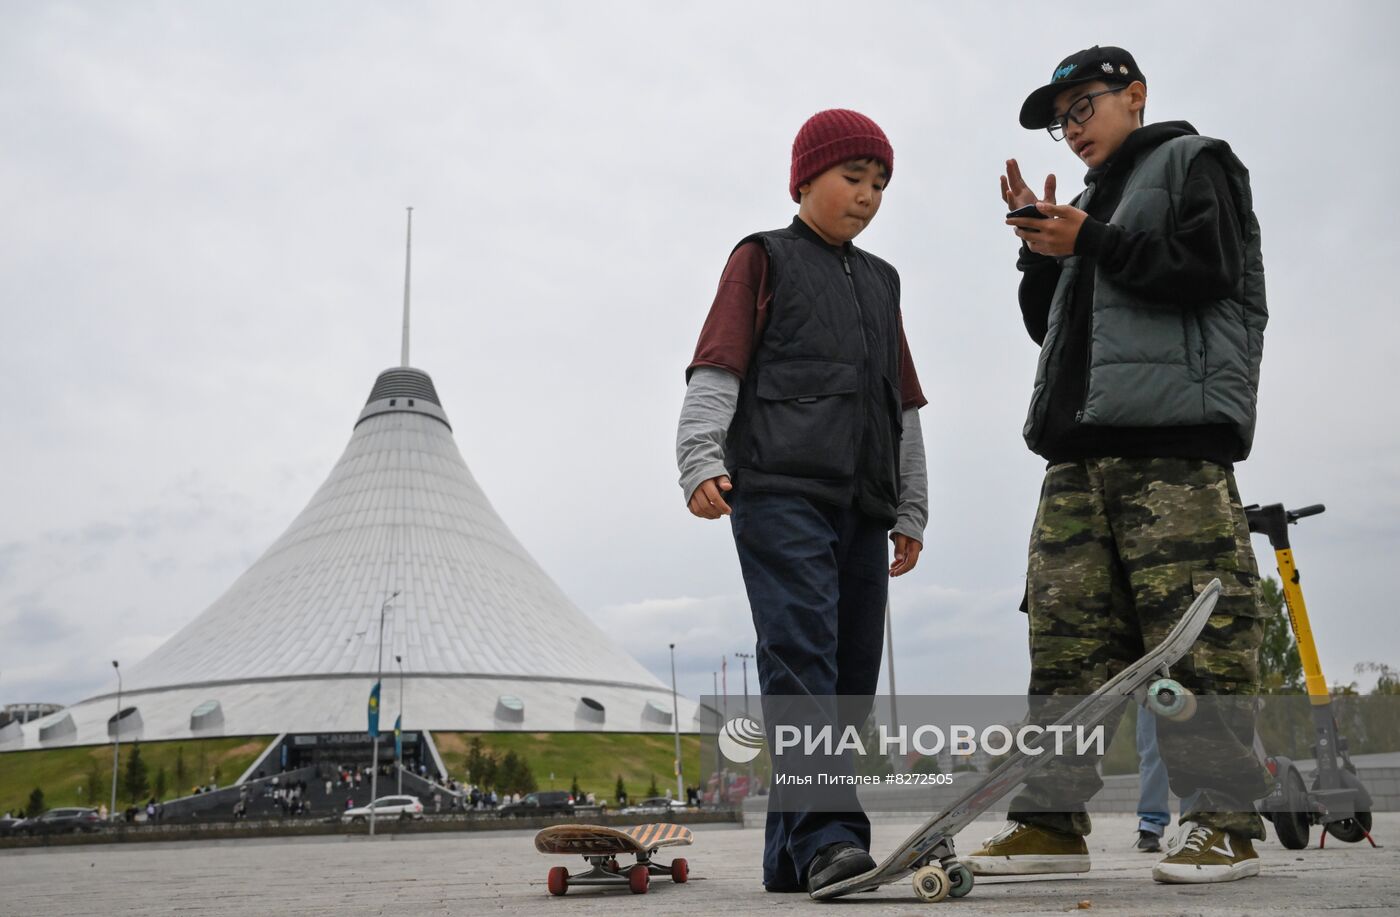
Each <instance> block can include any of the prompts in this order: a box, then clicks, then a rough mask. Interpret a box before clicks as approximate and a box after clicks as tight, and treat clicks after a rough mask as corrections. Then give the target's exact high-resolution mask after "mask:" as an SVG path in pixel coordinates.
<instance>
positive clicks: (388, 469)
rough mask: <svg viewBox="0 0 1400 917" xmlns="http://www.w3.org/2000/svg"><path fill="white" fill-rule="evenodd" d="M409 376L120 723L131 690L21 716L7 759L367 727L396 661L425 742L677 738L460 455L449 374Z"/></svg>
mask: <svg viewBox="0 0 1400 917" xmlns="http://www.w3.org/2000/svg"><path fill="white" fill-rule="evenodd" d="M405 350H406V347H405ZM404 364H405V365H404V366H402V367H399V368H394V369H389V370H386V371H384V372H383V373H381V374H380V375H379V377H378V379H377V380H376V381H375V383H374V386H373V389H372V390H371V392H370V395H369V400H368V402H367V403H366V404H365V407H364V410H362V411H361V412H360V415H359V418H358V419H357V420H356V422H355V426H354V430H353V432H352V434H351V436H350V442H349V443H348V444H347V446H346V447H345V452H344V454H343V455H342V456H341V458H340V461H339V462H337V463H336V465H335V467H334V468H333V469H332V470H331V473H330V476H329V477H328V478H327V479H326V481H325V483H324V484H322V485H321V488H320V489H319V490H318V491H317V492H316V494H315V495H314V496H313V497H312V498H311V502H310V503H309V504H308V505H307V506H306V508H305V509H304V510H302V512H301V514H300V515H298V516H297V517H296V519H295V520H294V521H293V522H292V524H291V526H290V527H289V528H288V529H287V531H286V532H285V533H284V534H283V535H282V537H280V538H279V539H278V540H277V541H276V542H275V543H274V544H273V545H272V546H271V547H270V548H268V549H267V551H266V552H265V553H264V554H263V555H262V556H261V557H260V558H258V560H257V561H256V562H255V563H254V564H253V565H252V566H251V567H250V568H249V569H248V570H247V572H245V573H244V574H243V575H242V576H240V577H239V578H238V579H237V580H236V581H235V582H234V583H233V585H232V586H230V587H229V589H228V591H227V592H225V593H224V594H223V595H222V596H221V597H220V598H219V599H218V600H217V601H215V602H214V604H213V605H211V606H210V607H209V608H208V609H207V610H205V611H204V612H203V613H202V614H201V615H199V616H198V617H197V618H195V619H194V620H193V621H191V622H190V623H189V624H188V625H187V626H186V627H185V628H184V629H182V630H181V631H179V632H178V633H176V634H175V635H174V636H173V637H171V638H170V640H168V641H167V642H166V643H165V644H164V645H162V646H161V647H160V648H159V649H157V650H156V651H155V652H154V653H152V654H151V655H150V656H149V657H147V658H146V659H144V660H142V661H141V662H140V663H138V664H137V665H135V666H133V667H131V668H130V669H129V670H126V669H123V675H124V690H123V692H122V697H121V701H120V708H121V710H120V715H119V716H118V710H117V706H118V702H117V698H116V696H115V693H113V694H106V695H102V696H98V697H93V698H89V699H87V700H85V701H83V702H81V703H79V704H76V705H74V706H72V707H69V708H67V709H64V710H61V711H59V712H58V713H55V714H51V715H49V716H46V717H43V718H40V719H38V720H34V721H33V722H29V723H24V724H20V723H12V724H10V725H9V726H7V727H6V730H5V731H6V735H4V736H0V748H3V749H4V750H18V749H20V748H24V749H32V748H45V747H54V746H57V745H72V744H79V745H88V744H99V743H105V742H108V741H110V740H111V737H112V736H113V735H114V734H116V732H117V731H120V734H121V738H122V739H123V740H127V739H133V738H135V739H142V740H146V741H159V740H164V739H177V738H187V737H203V736H216V735H229V736H236V735H269V734H270V735H281V734H286V735H288V736H291V735H294V734H298V735H305V736H308V737H309V736H315V735H320V736H323V737H324V736H329V735H342V736H351V735H353V734H359V735H364V734H365V731H366V705H367V697H368V693H369V690H370V687H371V685H372V684H373V683H374V681H375V677H376V672H377V671H378V669H379V666H380V664H381V660H382V664H383V670H384V678H383V694H382V697H381V704H382V708H383V709H384V710H385V711H386V712H388V713H389V714H390V718H389V720H388V721H387V722H386V723H385V725H384V728H389V725H390V724H391V723H392V715H393V713H394V712H396V711H397V710H398V709H399V706H400V702H399V699H398V698H399V693H398V692H399V688H400V684H402V686H403V696H404V698H405V700H404V703H403V709H404V710H405V716H404V722H405V727H406V728H407V727H412V728H413V729H415V730H421V729H426V730H451V731H488V730H528V731H531V732H539V731H549V732H553V731H577V730H586V731H604V730H607V731H620V732H643V731H660V732H669V731H671V730H672V729H673V728H675V726H674V725H673V697H672V692H671V690H670V688H669V687H668V686H666V685H663V684H662V683H661V682H660V681H658V680H657V679H656V678H655V677H654V676H653V675H652V674H651V673H650V672H648V671H647V670H646V669H645V668H644V667H643V666H642V665H641V664H639V663H638V662H637V661H636V660H635V659H633V658H632V657H631V656H629V655H628V654H627V653H626V652H625V651H623V650H622V649H621V648H619V647H618V646H617V645H616V644H615V643H614V642H613V641H612V640H611V639H609V637H608V635H607V634H606V633H604V632H603V631H602V630H601V629H599V628H598V627H597V626H596V625H595V624H593V623H592V621H590V620H589V619H588V618H587V617H586V616H585V615H584V614H583V613H582V612H580V611H579V610H578V608H576V607H575V606H574V605H573V603H572V602H570V601H569V599H568V598H567V597H566V596H565V595H564V594H563V592H561V591H560V589H559V587H558V586H556V585H555V584H554V582H553V581H552V580H551V579H550V578H549V576H548V575H547V574H546V573H545V572H544V570H543V569H541V568H540V566H539V564H537V563H536V562H535V561H534V559H533V558H531V556H530V555H529V553H528V552H527V551H526V550H525V549H524V547H522V546H521V544H520V542H518V541H517V540H516V539H515V537H514V536H513V535H512V534H511V532H510V529H508V528H507V527H506V525H505V523H504V522H503V521H502V520H501V518H500V517H499V516H498V515H497V514H496V512H495V510H494V509H493V508H492V506H491V503H490V501H489V500H487V498H486V495H485V494H484V493H483V492H482V489H481V487H480V486H479V485H478V484H477V482H476V480H475V479H474V478H473V477H472V474H471V471H470V470H469V469H468V468H467V465H466V463H465V462H464V461H463V459H462V455H461V453H460V452H459V451H458V449H457V444H456V442H455V440H454V438H453V433H452V427H451V425H450V424H449V423H448V418H447V414H446V413H445V412H444V411H443V408H442V403H441V401H440V400H439V399H438V395H437V391H436V390H435V388H434V386H433V382H432V380H431V379H430V378H429V376H428V374H427V373H425V372H423V371H421V370H418V369H413V368H409V367H408V366H407V356H406V354H405V360H404ZM381 614H382V617H383V642H382V644H381V642H380V629H381ZM381 649H382V656H381ZM395 657H401V659H402V673H403V674H402V678H400V674H399V672H400V666H399V665H398V664H396V662H395ZM678 705H679V706H678V710H679V717H680V720H679V726H680V729H681V730H682V731H686V732H693V731H695V730H696V729H698V728H699V724H698V723H695V722H692V721H693V720H694V718H695V715H696V705H695V704H694V703H693V702H690V701H687V700H686V699H684V698H680V699H679V700H678ZM308 741H309V740H308Z"/></svg>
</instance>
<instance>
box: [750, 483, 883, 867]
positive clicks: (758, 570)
mask: <svg viewBox="0 0 1400 917" xmlns="http://www.w3.org/2000/svg"><path fill="white" fill-rule="evenodd" d="M729 502H730V505H731V506H732V508H733V515H732V516H731V517H730V521H731V525H732V527H733V531H734V544H735V546H736V548H737V549H738V553H739V566H740V568H741V569H742V571H743V574H744V587H745V589H746V590H747V592H748V596H749V606H750V608H751V610H752V613H753V624H754V631H755V633H756V634H757V636H758V645H757V650H756V654H755V655H756V661H757V664H758V683H759V687H760V690H761V691H762V693H763V695H764V696H765V697H768V696H794V697H811V698H814V699H816V700H815V702H816V703H817V704H819V705H820V704H824V703H825V702H824V701H822V700H821V699H822V698H830V697H832V696H833V695H846V696H851V697H852V700H850V701H849V702H848V703H845V704H842V710H841V714H840V716H841V718H842V720H843V721H845V720H850V721H855V722H857V723H859V722H860V721H862V720H864V719H865V716H866V715H867V714H868V713H869V711H870V704H871V701H872V700H873V696H874V694H875V689H876V686H877V684H878V682H879V677H880V656H881V652H882V650H883V647H884V636H885V598H886V595H887V594H888V590H889V545H888V540H887V538H888V534H889V531H888V529H887V528H886V527H885V526H884V525H883V524H882V523H880V522H877V521H876V520H874V519H871V518H870V517H868V516H866V515H864V514H862V513H860V512H857V511H856V510H855V509H853V508H850V507H844V508H843V507H838V506H834V505H831V504H826V503H820V502H818V501H815V500H810V499H808V498H806V497H802V496H798V495H795V494H782V493H766V492H754V493H746V492H744V491H743V487H742V484H741V485H740V486H739V487H736V488H735V490H734V491H733V492H732V493H731V496H730V499H729ZM855 698H859V699H855ZM765 709H766V707H765ZM773 725H775V724H772V723H770V724H769V726H770V729H771V728H772V726H773ZM769 738H770V742H771V740H772V736H771V735H770V737H769ZM770 747H772V746H771V745H770ZM774 770H775V773H776V772H777V770H778V762H777V760H776V759H775V768H774ZM850 802H851V809H850V810H849V811H838V812H817V811H810V810H802V811H791V812H789V811H783V810H782V809H783V806H782V800H781V793H774V794H770V795H769V801H768V809H769V811H768V820H767V824H766V826H765V830H764V842H763V884H764V885H766V886H769V887H770V888H786V887H793V886H799V885H801V883H802V882H803V881H804V879H805V871H806V869H807V867H808V865H810V863H811V862H812V860H813V859H814V858H815V857H816V855H817V851H819V850H820V849H821V848H822V847H825V846H826V845H828V844H832V843H836V842H839V841H845V842H849V843H852V844H855V845H856V846H858V847H860V848H861V849H862V850H869V849H870V820H869V819H868V818H867V817H866V815H865V813H864V812H863V811H861V809H860V805H859V803H858V802H856V799H855V793H854V791H852V792H851V794H850Z"/></svg>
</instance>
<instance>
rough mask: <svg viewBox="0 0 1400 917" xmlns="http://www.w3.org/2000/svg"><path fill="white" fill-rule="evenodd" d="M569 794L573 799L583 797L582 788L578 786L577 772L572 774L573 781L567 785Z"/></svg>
mask: <svg viewBox="0 0 1400 917" xmlns="http://www.w3.org/2000/svg"><path fill="white" fill-rule="evenodd" d="M569 795H570V796H572V797H574V799H582V798H583V790H581V789H579V788H578V774H574V782H573V783H572V784H570V786H569Z"/></svg>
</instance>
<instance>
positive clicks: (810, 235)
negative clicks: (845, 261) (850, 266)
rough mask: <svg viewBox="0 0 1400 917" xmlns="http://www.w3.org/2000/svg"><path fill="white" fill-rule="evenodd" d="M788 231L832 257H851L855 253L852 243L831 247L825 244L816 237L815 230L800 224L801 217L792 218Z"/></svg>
mask: <svg viewBox="0 0 1400 917" xmlns="http://www.w3.org/2000/svg"><path fill="white" fill-rule="evenodd" d="M788 229H790V230H792V231H793V232H794V233H796V234H797V235H798V236H801V237H802V238H804V239H806V240H807V241H808V242H815V243H817V244H818V245H820V246H821V247H822V248H824V249H826V250H827V251H829V252H831V253H832V254H833V255H853V254H855V252H856V246H855V243H854V242H846V243H844V244H842V245H832V244H831V243H829V242H827V241H826V240H825V239H823V238H822V237H821V236H819V235H817V231H816V230H815V229H813V228H812V227H810V226H808V225H807V224H806V223H804V222H802V217H793V218H792V225H791V226H789V227H788Z"/></svg>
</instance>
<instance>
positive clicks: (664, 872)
mask: <svg viewBox="0 0 1400 917" xmlns="http://www.w3.org/2000/svg"><path fill="white" fill-rule="evenodd" d="M693 839H694V835H692V834H691V833H690V829H689V828H683V827H681V826H680V825H672V824H656V825H634V826H632V827H630V828H608V827H605V826H603V825H553V826H551V827H548V828H545V829H544V830H542V831H540V833H538V834H536V835H535V849H536V850H538V851H539V852H540V853H573V854H578V855H579V856H582V857H583V858H584V859H585V860H587V861H588V863H589V865H590V867H591V868H590V869H588V870H586V871H584V872H580V873H576V874H575V875H569V870H567V869H565V868H564V867H563V866H555V867H554V868H553V869H551V870H550V871H549V893H550V894H551V895H563V894H565V893H567V892H568V890H569V886H570V885H626V886H627V887H628V888H630V889H631V890H632V894H634V895H642V894H645V893H646V890H647V886H648V885H649V884H650V883H651V877H652V876H655V875H660V876H670V877H671V881H672V882H678V883H679V882H684V881H685V880H686V879H688V878H689V877H690V868H689V864H688V863H687V862H686V861H685V859H684V858H682V857H677V858H676V859H674V860H672V861H671V862H670V864H669V865H663V864H661V863H657V862H654V861H653V860H652V858H651V857H652V854H654V853H656V851H657V850H659V849H661V848H662V847H683V846H686V845H688V844H690V842H691V841H692V840H693ZM619 853H630V854H633V855H635V856H636V858H637V862H636V863H634V864H633V865H631V866H629V867H627V868H626V869H623V868H622V867H621V865H620V864H619V863H618V862H617V855H618V854H619Z"/></svg>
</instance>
